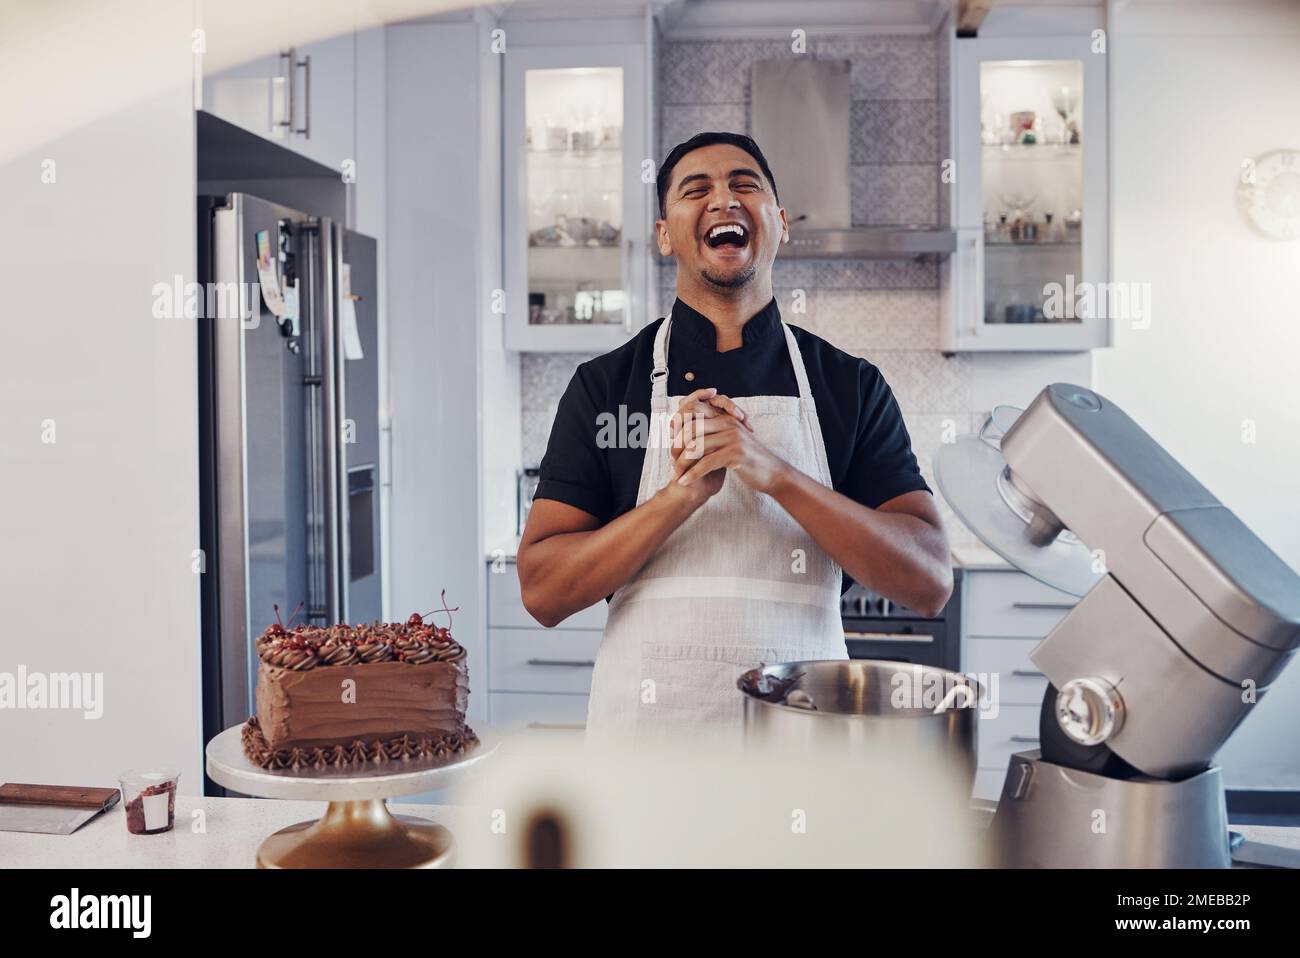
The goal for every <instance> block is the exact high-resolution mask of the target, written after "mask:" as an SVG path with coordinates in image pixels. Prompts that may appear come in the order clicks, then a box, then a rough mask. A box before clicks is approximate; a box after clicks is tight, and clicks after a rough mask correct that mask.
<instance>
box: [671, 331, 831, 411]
mask: <svg viewBox="0 0 1300 958" xmlns="http://www.w3.org/2000/svg"><path fill="white" fill-rule="evenodd" d="M672 325H673V318H672V316H668V317H666V318H665V319H664V321H663V325H662V326H660V327H659V332H657V333H655V348H654V369H653V370H652V371H651V373H650V397H651V398H652V399H664V398H666V397H667V396H668V337H669V335H670V334H671V331H672ZM781 331H782V332H783V333H784V334H785V345H786V349H788V350H789V351H790V365H792V366H793V367H794V379H795V382H796V383H798V384H799V398H800V399H803V400H808V399H810V398H812V388H811V387H810V386H809V385H808V370H807V369H805V368H804V364H803V354H802V353H801V352H799V343H798V341H796V340H795V338H794V332H793V331H792V330H791V329H790V327H789V326H787V325H786V323H785V321H784V320H782V321H781Z"/></svg>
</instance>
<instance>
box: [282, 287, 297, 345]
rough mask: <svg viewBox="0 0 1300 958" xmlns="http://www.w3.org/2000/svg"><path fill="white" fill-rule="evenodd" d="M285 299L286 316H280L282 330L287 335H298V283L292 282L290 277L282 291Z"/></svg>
mask: <svg viewBox="0 0 1300 958" xmlns="http://www.w3.org/2000/svg"><path fill="white" fill-rule="evenodd" d="M280 295H281V297H282V298H283V299H284V316H283V317H281V318H280V330H281V332H283V333H284V335H286V336H297V335H298V329H299V324H298V317H299V312H298V283H297V281H294V282H292V283H290V282H289V281H288V279H286V280H285V281H284V288H283V289H282V290H281V292H280Z"/></svg>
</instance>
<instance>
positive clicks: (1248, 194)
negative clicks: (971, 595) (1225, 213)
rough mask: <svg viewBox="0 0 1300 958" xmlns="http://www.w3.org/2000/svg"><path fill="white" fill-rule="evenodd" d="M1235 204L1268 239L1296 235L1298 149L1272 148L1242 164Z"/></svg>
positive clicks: (1299, 224) (1299, 216)
mask: <svg viewBox="0 0 1300 958" xmlns="http://www.w3.org/2000/svg"><path fill="white" fill-rule="evenodd" d="M1241 180H1242V182H1241V183H1240V185H1239V186H1238V187H1237V205H1238V206H1239V207H1240V209H1241V213H1242V215H1243V216H1245V217H1246V221H1247V222H1248V223H1250V225H1251V226H1253V227H1255V229H1256V230H1258V231H1259V232H1261V233H1263V234H1264V235H1265V236H1267V237H1269V238H1270V239H1277V240H1291V239H1296V238H1298V237H1300V150H1273V151H1272V152H1270V153H1265V154H1264V155H1263V156H1259V157H1256V158H1255V159H1253V160H1247V161H1246V162H1245V163H1243V164H1242V172H1241Z"/></svg>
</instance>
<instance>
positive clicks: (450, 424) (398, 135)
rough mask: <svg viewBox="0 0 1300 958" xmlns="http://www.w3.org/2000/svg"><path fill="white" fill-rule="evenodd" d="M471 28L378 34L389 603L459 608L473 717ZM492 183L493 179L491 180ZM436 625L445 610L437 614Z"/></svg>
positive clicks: (477, 252) (477, 569)
mask: <svg viewBox="0 0 1300 958" xmlns="http://www.w3.org/2000/svg"><path fill="white" fill-rule="evenodd" d="M480 40H481V37H480V27H479V26H478V24H476V23H474V22H472V21H469V22H462V23H412V24H404V25H400V26H392V27H389V28H388V30H387V37H386V46H387V52H386V60H387V75H388V87H387V94H386V100H387V113H388V157H387V194H388V223H387V230H388V233H387V240H388V256H387V259H388V354H389V360H390V377H389V395H390V403H391V409H392V429H393V445H392V450H393V451H392V478H393V487H392V499H391V510H390V526H391V556H392V566H391V577H390V578H391V582H392V587H391V588H392V598H391V611H392V613H393V616H394V617H396V618H404V617H405V616H407V615H409V614H410V613H411V612H414V611H418V612H427V611H428V610H430V609H433V608H436V607H437V606H438V596H439V592H440V591H441V590H442V589H446V590H447V599H448V601H449V602H450V603H451V604H452V605H459V606H460V608H461V611H460V612H459V613H458V614H457V615H456V619H455V628H454V634H455V636H456V638H457V639H458V640H459V641H460V642H461V643H462V644H464V645H465V646H466V648H467V649H468V651H469V661H470V676H471V679H470V681H471V687H472V688H473V689H475V690H477V694H471V696H470V720H471V721H473V720H475V719H476V718H478V717H481V716H485V715H486V709H487V694H486V689H487V681H486V679H487V667H486V666H487V656H486V631H485V625H484V613H483V609H484V603H483V599H482V596H483V591H482V590H483V576H484V556H483V551H482V542H481V539H480V510H481V508H482V498H483V497H482V493H481V489H480V476H479V465H478V464H479V461H480V455H481V452H480V448H479V445H480V443H481V441H482V428H481V425H480V422H479V411H478V410H479V399H480V371H479V370H480V363H479V354H480V330H481V328H482V322H481V317H482V316H484V315H485V313H486V312H487V306H488V299H487V296H488V294H489V293H490V290H489V291H485V290H484V289H483V288H482V281H481V279H482V277H481V269H482V265H483V264H482V259H483V237H482V235H481V229H482V226H481V222H480V214H481V206H480V204H481V200H482V192H483V191H482V188H481V183H482V178H483V177H485V176H488V177H490V176H492V175H493V174H492V172H491V171H492V164H491V163H488V164H486V165H485V164H484V163H483V162H481V160H482V158H481V157H480V148H481V143H482V126H481V124H482V123H483V118H484V112H483V110H484V107H483V102H482V95H481V91H480V89H479V86H478V83H477V82H476V78H477V77H479V73H480V67H481V65H480V57H481V56H490V55H491V54H488V53H486V47H484V46H483V45H482V44H481V42H480ZM494 188H495V185H494ZM440 621H441V620H440Z"/></svg>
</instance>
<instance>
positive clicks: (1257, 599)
mask: <svg viewBox="0 0 1300 958" xmlns="http://www.w3.org/2000/svg"><path fill="white" fill-rule="evenodd" d="M1017 413H1019V411H1018V410H1014V409H1012V408H1011V407H1005V406H1004V407H999V408H998V409H997V410H995V411H994V414H993V416H991V417H990V420H989V422H988V423H986V424H985V428H984V429H983V430H981V432H980V435H978V436H966V437H962V438H961V439H959V440H958V441H957V442H955V443H952V444H949V445H945V446H944V447H942V448H941V450H940V452H939V453H938V455H937V456H936V457H935V471H936V477H937V479H938V485H939V488H940V490H941V491H942V493H943V495H944V497H945V498H946V499H947V500H948V502H949V503H950V505H951V506H952V508H953V510H954V511H955V512H956V513H957V515H958V516H959V517H960V518H961V519H962V520H963V521H964V522H965V523H966V525H968V526H969V527H970V528H971V529H972V531H973V532H974V533H975V534H976V535H977V536H979V538H980V539H981V540H983V542H984V543H985V544H986V545H988V546H989V548H991V549H993V550H994V551H995V552H997V553H998V554H999V555H1001V556H1002V557H1003V558H1004V559H1006V560H1007V561H1008V562H1010V563H1011V564H1012V565H1014V566H1016V567H1017V568H1019V569H1021V570H1022V571H1024V572H1026V573H1028V574H1029V575H1032V576H1034V577H1035V578H1037V579H1039V580H1040V581H1042V582H1045V583H1047V584H1048V585H1051V586H1054V587H1056V588H1058V589H1061V590H1063V591H1065V592H1068V593H1070V594H1072V595H1077V596H1082V598H1081V600H1080V601H1079V602H1078V604H1077V605H1075V606H1074V608H1073V609H1072V610H1071V611H1070V612H1069V614H1067V615H1066V616H1065V618H1064V619H1062V620H1061V621H1060V623H1059V624H1058V625H1057V626H1056V628H1055V629H1053V630H1052V632H1051V633H1050V634H1049V635H1048V636H1047V638H1046V639H1044V640H1043V641H1042V642H1041V643H1040V644H1039V645H1038V646H1037V647H1036V648H1035V649H1034V650H1033V652H1031V653H1030V658H1031V660H1032V661H1033V662H1034V663H1035V665H1036V666H1037V667H1038V668H1039V669H1040V670H1041V671H1042V672H1043V673H1044V674H1045V675H1046V676H1047V679H1048V683H1049V684H1048V688H1047V692H1046V695H1045V696H1044V699H1043V706H1042V714H1041V716H1040V736H1039V737H1040V748H1039V749H1038V750H1035V751H1030V752H1021V753H1018V754H1016V755H1014V756H1012V759H1011V764H1010V766H1009V768H1008V770H1007V777H1006V780H1005V782H1004V784H1003V788H1002V796H1001V800H1000V801H999V803H998V810H997V813H996V815H995V816H994V820H993V824H992V826H991V828H992V833H991V834H992V836H993V839H994V842H995V845H996V847H997V849H998V853H999V855H1000V857H1001V859H1002V862H1003V863H1004V864H1006V865H1009V866H1013V867H1014V866H1021V867H1023V866H1029V867H1039V866H1066V867H1094V866H1099V867H1154V868H1163V867H1227V866H1228V865H1229V864H1230V862H1231V852H1230V849H1229V839H1228V829H1227V813H1226V805H1225V800H1224V791H1223V782H1222V776H1221V774H1220V770H1219V768H1218V767H1217V766H1215V765H1213V764H1212V762H1213V759H1214V756H1215V754H1216V753H1217V752H1218V750H1219V749H1220V748H1221V747H1222V746H1223V744H1224V743H1225V742H1226V741H1227V740H1228V738H1229V737H1230V736H1231V735H1232V733H1233V732H1234V731H1235V730H1236V728H1237V726H1238V725H1240V724H1241V722H1242V721H1243V720H1244V719H1245V718H1246V716H1247V715H1248V714H1249V713H1250V711H1251V709H1252V708H1253V707H1254V705H1255V703H1257V702H1258V701H1259V700H1260V699H1261V698H1262V697H1263V695H1264V694H1265V692H1266V691H1267V689H1268V687H1269V686H1270V685H1271V684H1272V683H1273V681H1274V680H1275V679H1276V678H1277V677H1278V675H1279V674H1280V673H1281V671H1282V669H1283V668H1285V667H1286V665H1287V663H1288V662H1289V661H1291V659H1292V658H1293V657H1294V656H1295V653H1296V649H1297V647H1300V576H1297V575H1296V573H1295V572H1294V571H1293V570H1292V569H1291V568H1290V567H1289V566H1288V565H1287V564H1286V563H1285V562H1283V561H1282V560H1281V559H1280V558H1279V557H1278V556H1277V555H1276V554H1275V553H1273V552H1272V551H1271V550H1270V549H1269V548H1268V547H1267V546H1266V545H1265V544H1264V543H1263V542H1261V541H1260V540H1259V539H1258V538H1257V537H1256V536H1255V535H1254V534H1253V533H1252V532H1251V531H1250V530H1249V529H1248V528H1247V527H1246V526H1245V524H1243V523H1242V522H1241V520H1240V519H1238V518H1237V517H1236V516H1235V515H1234V514H1233V513H1232V512H1231V511H1230V510H1228V509H1227V508H1226V507H1225V506H1224V505H1223V504H1222V503H1220V502H1219V501H1218V500H1217V499H1215V498H1214V496H1212V495H1211V494H1210V493H1209V492H1208V491H1207V490H1206V489H1205V487H1204V486H1202V485H1201V484H1200V483H1199V482H1197V481H1196V479H1195V478H1194V477H1193V476H1192V475H1191V474H1190V473H1189V472H1188V471H1187V470H1186V469H1184V468H1183V467H1182V466H1181V465H1179V464H1178V462H1177V461H1175V460H1174V458H1173V457H1172V456H1170V455H1169V454H1168V453H1167V452H1166V451H1165V450H1164V449H1163V448H1161V446H1160V445H1159V444H1158V443H1157V442H1156V441H1155V440H1153V439H1152V438H1151V437H1150V436H1148V435H1147V434H1146V433H1145V432H1144V431H1143V430H1142V429H1141V427H1139V426H1138V425H1137V423H1135V422H1134V421H1133V420H1132V419H1130V418H1129V417H1128V416H1127V415H1125V413H1124V412H1123V411H1122V410H1121V409H1120V408H1119V407H1118V406H1116V405H1115V404H1114V403H1112V402H1110V401H1109V400H1107V399H1105V398H1104V397H1102V396H1100V395H1098V394H1097V393H1094V392H1092V391H1091V390H1089V389H1085V388H1084V387H1082V386H1074V385H1069V384H1062V383H1057V384H1054V385H1051V386H1048V387H1047V388H1045V389H1044V390H1043V391H1042V392H1040V393H1039V394H1038V396H1037V397H1036V398H1035V399H1034V401H1033V402H1032V403H1031V404H1030V406H1029V408H1028V409H1026V410H1025V411H1024V412H1023V413H1019V415H1018V416H1017V415H1016V414H1017ZM1085 543H1086V545H1085Z"/></svg>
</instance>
